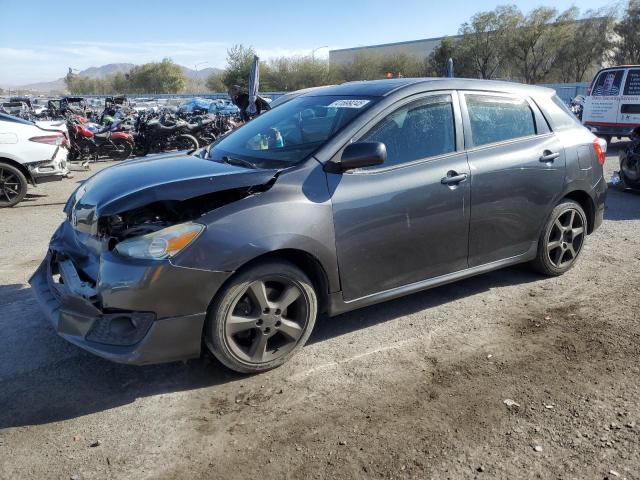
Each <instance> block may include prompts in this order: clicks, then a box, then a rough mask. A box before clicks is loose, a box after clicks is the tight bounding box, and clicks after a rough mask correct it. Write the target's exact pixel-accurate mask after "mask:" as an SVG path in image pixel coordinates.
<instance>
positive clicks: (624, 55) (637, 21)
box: [614, 0, 640, 65]
mask: <svg viewBox="0 0 640 480" xmlns="http://www.w3.org/2000/svg"><path fill="white" fill-rule="evenodd" d="M639 30H640V0H629V3H628V4H627V9H626V11H625V12H624V15H623V18H622V20H620V22H618V23H617V24H616V26H615V27H614V31H615V33H616V36H617V38H616V41H615V47H616V49H615V54H614V60H615V62H616V63H618V64H634V65H635V64H638V63H640V34H639V32H638V31H639Z"/></svg>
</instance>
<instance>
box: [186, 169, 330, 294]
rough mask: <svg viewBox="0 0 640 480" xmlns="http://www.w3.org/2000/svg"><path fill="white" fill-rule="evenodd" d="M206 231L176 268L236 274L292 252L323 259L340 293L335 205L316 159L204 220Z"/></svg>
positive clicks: (327, 272)
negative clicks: (262, 259) (255, 263)
mask: <svg viewBox="0 0 640 480" xmlns="http://www.w3.org/2000/svg"><path fill="white" fill-rule="evenodd" d="M196 221H198V222H202V223H204V224H206V226H207V229H206V231H205V232H204V233H203V234H202V235H201V236H200V238H198V240H197V241H196V242H195V243H194V244H193V245H191V246H190V247H189V248H188V249H187V250H186V251H185V252H184V253H183V254H182V255H180V256H178V257H177V258H176V259H175V263H176V264H179V265H182V266H185V267H190V268H204V269H207V270H215V271H235V270H237V269H238V268H240V267H242V266H243V265H245V264H246V263H247V262H250V261H251V260H253V259H255V258H256V257H259V256H261V255H263V254H265V253H269V252H273V251H275V250H282V249H293V250H298V251H302V252H305V253H307V254H309V255H311V256H313V257H314V258H315V259H317V260H318V262H319V263H320V265H321V266H322V268H323V269H324V271H325V273H326V275H327V280H328V282H329V288H330V290H331V291H337V290H339V288H340V281H339V276H338V265H337V261H336V251H335V235H334V229H333V216H332V210H331V200H330V195H329V190H328V187H327V182H326V176H325V173H324V171H323V170H322V166H321V165H320V164H319V163H318V162H316V161H315V160H313V159H311V160H309V161H308V162H306V163H305V164H303V165H300V166H298V167H294V168H293V169H290V170H286V171H283V172H282V173H281V174H280V175H279V176H278V179H277V181H276V182H275V184H274V185H273V186H272V187H271V188H270V189H269V190H267V191H265V192H258V193H255V194H253V195H251V196H249V197H246V198H244V199H242V200H239V201H237V202H234V203H231V204H229V205H225V206H224V207H221V208H218V209H216V210H214V211H212V212H209V213H208V214H206V215H204V216H203V217H201V218H200V219H199V220H196Z"/></svg>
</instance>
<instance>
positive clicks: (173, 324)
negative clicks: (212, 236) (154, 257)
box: [29, 222, 230, 365]
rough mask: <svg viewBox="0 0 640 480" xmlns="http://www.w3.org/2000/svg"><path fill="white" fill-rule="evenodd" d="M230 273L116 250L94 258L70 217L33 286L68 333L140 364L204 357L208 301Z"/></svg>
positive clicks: (97, 350)
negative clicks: (134, 258)
mask: <svg viewBox="0 0 640 480" xmlns="http://www.w3.org/2000/svg"><path fill="white" fill-rule="evenodd" d="M229 275H230V272H213V271H207V270H197V269H191V268H184V267H179V266H176V265H173V264H172V263H171V262H170V261H153V262H151V261H149V262H142V261H132V260H130V259H125V258H122V257H120V256H118V255H116V254H113V253H112V252H104V253H103V254H101V255H99V256H94V255H92V254H91V252H89V251H88V250H87V251H83V250H82V244H81V242H79V240H78V238H77V236H76V234H75V230H73V228H72V227H71V226H70V224H69V222H64V223H63V224H62V225H61V227H60V228H59V229H58V231H57V232H56V234H55V235H54V237H53V239H52V241H51V245H50V249H49V251H48V253H47V255H46V257H45V259H44V261H43V262H42V264H41V265H40V267H39V268H38V269H37V270H36V272H35V273H34V274H33V276H32V277H31V279H30V280H29V283H30V284H31V287H32V289H33V292H34V294H35V296H36V298H37V300H38V303H39V304H40V307H41V308H42V311H43V312H44V314H45V316H46V317H47V318H48V319H49V321H50V322H51V324H52V325H53V327H54V329H55V330H56V332H57V333H58V334H59V335H60V336H61V337H63V338H65V339H66V340H68V341H69V342H71V343H73V344H75V345H77V346H79V347H81V348H83V349H85V350H87V351H89V352H91V353H94V354H96V355H98V356H100V357H103V358H106V359H109V360H112V361H115V362H120V363H130V364H137V365H141V364H150V363H161V362H169V361H174V360H182V359H187V358H193V357H197V356H199V355H200V349H201V345H202V331H203V326H204V321H205V317H206V312H207V308H208V305H209V303H210V301H211V299H212V298H213V296H214V295H215V293H216V291H217V290H218V289H219V288H220V286H221V285H222V284H223V283H224V281H225V280H226V279H227V278H228V277H229ZM94 278H95V280H94Z"/></svg>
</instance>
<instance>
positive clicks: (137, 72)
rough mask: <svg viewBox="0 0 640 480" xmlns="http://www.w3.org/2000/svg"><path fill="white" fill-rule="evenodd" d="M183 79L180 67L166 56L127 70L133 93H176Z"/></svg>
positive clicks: (182, 87)
mask: <svg viewBox="0 0 640 480" xmlns="http://www.w3.org/2000/svg"><path fill="white" fill-rule="evenodd" d="M185 81H186V79H185V76H184V73H182V70H181V69H180V67H179V66H178V65H176V64H175V63H173V62H172V61H171V60H170V59H168V58H165V59H163V60H162V61H161V62H154V63H145V64H144V65H138V66H135V67H133V68H132V69H131V71H130V72H129V85H130V88H131V90H132V91H133V92H135V93H178V92H181V91H182V90H183V89H184V86H185Z"/></svg>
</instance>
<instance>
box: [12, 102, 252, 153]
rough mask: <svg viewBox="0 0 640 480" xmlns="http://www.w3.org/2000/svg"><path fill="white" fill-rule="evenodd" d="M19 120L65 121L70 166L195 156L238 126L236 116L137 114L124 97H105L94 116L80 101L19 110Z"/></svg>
mask: <svg viewBox="0 0 640 480" xmlns="http://www.w3.org/2000/svg"><path fill="white" fill-rule="evenodd" d="M23 107H27V108H22V110H21V112H19V116H21V117H23V118H24V117H25V115H27V116H28V117H29V118H27V119H29V120H45V119H46V120H63V121H65V122H66V125H67V130H68V136H69V156H68V159H69V161H71V162H81V163H85V162H95V161H98V160H106V159H113V160H125V159H127V158H129V157H130V156H133V155H135V156H144V155H147V154H149V153H161V152H167V151H171V150H195V149H197V148H199V147H200V146H204V145H208V144H210V143H212V142H213V141H215V139H216V138H218V137H219V136H220V135H224V134H225V133H227V132H228V131H230V130H232V129H233V128H235V127H236V126H237V125H238V124H239V123H240V122H239V119H238V118H237V115H236V114H235V113H228V112H215V113H211V112H210V111H208V110H205V109H197V108H196V109H187V110H181V109H176V108H162V109H157V110H155V109H149V110H143V111H138V110H136V109H133V108H131V107H130V106H129V104H128V101H127V100H126V98H125V97H108V98H107V99H106V100H105V104H104V109H103V110H102V111H101V112H97V111H96V110H95V109H92V108H91V107H90V106H89V105H88V104H87V103H86V102H85V101H84V99H82V98H81V97H65V98H63V99H61V100H50V101H49V102H48V103H47V108H45V109H42V110H41V111H39V112H37V113H36V112H35V110H34V109H32V108H30V106H29V105H23Z"/></svg>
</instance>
